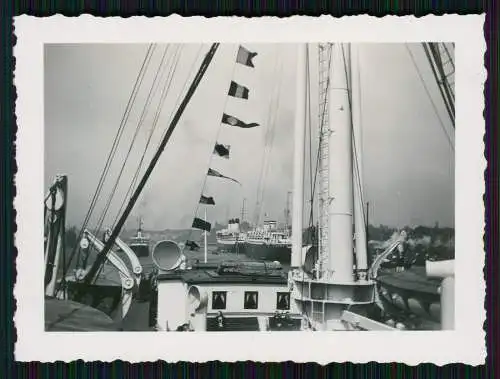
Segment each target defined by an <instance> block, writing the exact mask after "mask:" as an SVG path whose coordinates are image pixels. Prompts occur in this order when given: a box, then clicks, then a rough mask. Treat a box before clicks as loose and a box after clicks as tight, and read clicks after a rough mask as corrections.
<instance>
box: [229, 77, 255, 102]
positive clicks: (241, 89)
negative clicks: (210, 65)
mask: <svg viewBox="0 0 500 379" xmlns="http://www.w3.org/2000/svg"><path fill="white" fill-rule="evenodd" d="M249 92H250V91H249V90H248V88H247V87H245V86H242V85H240V84H238V83H236V82H234V81H231V85H230V86H229V92H228V95H229V96H233V97H238V98H240V99H248V93H249Z"/></svg>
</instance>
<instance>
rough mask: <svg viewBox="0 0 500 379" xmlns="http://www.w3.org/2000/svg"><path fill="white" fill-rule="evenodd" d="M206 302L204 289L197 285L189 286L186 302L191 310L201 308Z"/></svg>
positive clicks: (197, 310)
mask: <svg viewBox="0 0 500 379" xmlns="http://www.w3.org/2000/svg"><path fill="white" fill-rule="evenodd" d="M207 303H208V295H207V292H206V291H205V290H203V289H202V288H200V287H198V286H191V287H189V290H188V304H189V307H190V309H191V310H192V311H194V312H199V311H201V310H203V309H204V308H205V307H206V306H207Z"/></svg>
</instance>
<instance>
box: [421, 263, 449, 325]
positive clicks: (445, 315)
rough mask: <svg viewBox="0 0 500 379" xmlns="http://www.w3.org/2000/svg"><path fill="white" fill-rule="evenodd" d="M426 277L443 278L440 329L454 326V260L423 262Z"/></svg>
mask: <svg viewBox="0 0 500 379" xmlns="http://www.w3.org/2000/svg"><path fill="white" fill-rule="evenodd" d="M425 271H426V274H427V276H428V277H431V278H443V281H442V282H441V288H440V292H441V329H443V330H453V329H454V328H455V260H447V261H440V262H430V261H426V262H425Z"/></svg>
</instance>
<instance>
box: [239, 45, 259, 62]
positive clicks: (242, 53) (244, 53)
mask: <svg viewBox="0 0 500 379" xmlns="http://www.w3.org/2000/svg"><path fill="white" fill-rule="evenodd" d="M256 55H257V53H252V52H250V51H249V50H247V49H245V48H244V47H243V46H240V48H239V49H238V55H237V56H236V62H238V63H241V64H243V65H245V66H248V67H255V66H254V65H253V62H252V59H253V58H254V57H255V56H256Z"/></svg>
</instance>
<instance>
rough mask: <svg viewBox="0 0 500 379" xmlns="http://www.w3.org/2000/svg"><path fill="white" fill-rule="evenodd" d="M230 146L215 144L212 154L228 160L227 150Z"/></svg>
mask: <svg viewBox="0 0 500 379" xmlns="http://www.w3.org/2000/svg"><path fill="white" fill-rule="evenodd" d="M230 147H231V146H229V145H223V144H220V143H215V147H214V154H217V155H218V156H219V157H222V158H226V159H229V149H230Z"/></svg>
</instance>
